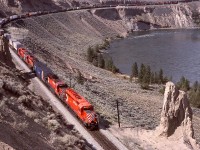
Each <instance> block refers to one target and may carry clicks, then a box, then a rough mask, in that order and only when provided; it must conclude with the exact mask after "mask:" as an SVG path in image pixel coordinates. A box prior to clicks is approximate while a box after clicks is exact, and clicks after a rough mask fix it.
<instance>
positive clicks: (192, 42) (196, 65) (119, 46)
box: [108, 29, 200, 82]
mask: <svg viewBox="0 0 200 150" xmlns="http://www.w3.org/2000/svg"><path fill="white" fill-rule="evenodd" d="M108 53H109V55H110V56H111V57H112V58H113V61H114V64H115V65H116V66H117V67H118V68H119V69H120V71H121V72H122V73H126V74H130V73H131V66H132V64H133V63H134V62H137V63H138V66H140V64H141V63H143V64H146V65H149V66H150V67H151V69H152V70H153V71H159V70H160V68H162V69H163V71H164V74H165V75H167V76H168V77H170V76H172V80H173V81H175V82H177V81H179V79H180V78H181V76H184V77H186V78H187V79H189V80H190V81H191V82H194V81H196V80H197V81H200V29H191V30H157V31H140V32H135V33H134V34H132V35H130V36H129V37H128V38H125V39H120V40H116V41H114V42H112V43H111V46H110V49H109V50H108Z"/></svg>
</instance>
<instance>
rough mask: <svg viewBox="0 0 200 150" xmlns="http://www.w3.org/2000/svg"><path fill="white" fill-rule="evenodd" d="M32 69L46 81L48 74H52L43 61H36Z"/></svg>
mask: <svg viewBox="0 0 200 150" xmlns="http://www.w3.org/2000/svg"><path fill="white" fill-rule="evenodd" d="M33 71H34V72H35V73H36V76H37V77H38V78H40V79H41V80H42V81H44V82H45V83H47V77H48V75H51V74H53V72H52V71H51V69H49V68H48V67H47V66H46V65H45V64H44V63H42V62H39V61H36V62H35V63H34V65H33Z"/></svg>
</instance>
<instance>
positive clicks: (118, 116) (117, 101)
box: [116, 100, 120, 128]
mask: <svg viewBox="0 0 200 150" xmlns="http://www.w3.org/2000/svg"><path fill="white" fill-rule="evenodd" d="M116 103H117V118H118V125H119V128H120V116H119V102H118V100H116Z"/></svg>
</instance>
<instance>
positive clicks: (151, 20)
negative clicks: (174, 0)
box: [118, 2, 200, 31]
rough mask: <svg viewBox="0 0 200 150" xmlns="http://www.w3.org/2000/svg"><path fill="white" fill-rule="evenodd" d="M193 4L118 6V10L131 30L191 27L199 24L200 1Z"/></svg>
mask: <svg viewBox="0 0 200 150" xmlns="http://www.w3.org/2000/svg"><path fill="white" fill-rule="evenodd" d="M195 7H197V8H194V6H193V5H187V4H179V5H164V6H145V7H130V8H128V7H118V12H119V15H120V17H121V19H122V20H123V22H124V24H125V26H126V27H127V29H128V30H129V31H134V30H149V29H157V28H191V27H198V26H199V24H198V23H197V22H196V18H195V19H194V17H193V16H194V14H195V17H196V14H198V10H199V9H198V8H199V7H200V3H199V2H198V3H196V6H195Z"/></svg>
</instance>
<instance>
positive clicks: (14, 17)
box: [10, 15, 18, 20]
mask: <svg viewBox="0 0 200 150" xmlns="http://www.w3.org/2000/svg"><path fill="white" fill-rule="evenodd" d="M15 19H18V15H13V16H10V20H15Z"/></svg>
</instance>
